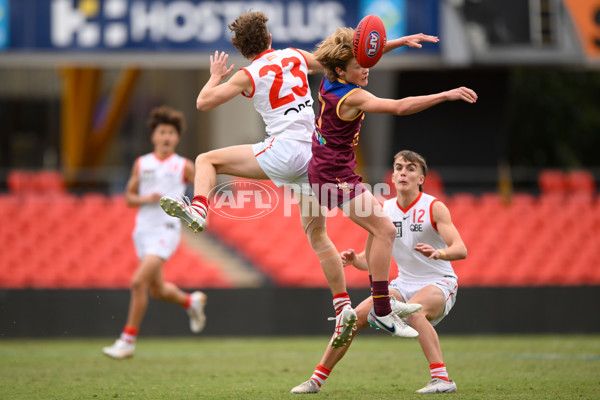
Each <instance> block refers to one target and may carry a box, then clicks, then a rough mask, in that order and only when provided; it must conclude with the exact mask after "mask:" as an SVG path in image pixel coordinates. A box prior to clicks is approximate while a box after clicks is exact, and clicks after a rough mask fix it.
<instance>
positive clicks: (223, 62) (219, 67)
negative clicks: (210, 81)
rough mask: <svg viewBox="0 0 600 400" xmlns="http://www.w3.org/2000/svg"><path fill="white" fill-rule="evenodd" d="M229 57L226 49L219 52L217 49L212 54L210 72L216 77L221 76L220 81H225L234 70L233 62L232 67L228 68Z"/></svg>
mask: <svg viewBox="0 0 600 400" xmlns="http://www.w3.org/2000/svg"><path fill="white" fill-rule="evenodd" d="M228 58H229V54H227V53H225V52H224V51H222V52H221V54H219V51H218V50H217V51H215V55H214V56H210V74H211V75H212V76H214V77H216V78H219V81H220V82H221V81H224V80H225V79H227V77H228V76H229V75H230V74H231V72H232V71H233V67H235V65H234V64H231V67H229V68H227V59H228Z"/></svg>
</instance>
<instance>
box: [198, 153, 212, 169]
mask: <svg viewBox="0 0 600 400" xmlns="http://www.w3.org/2000/svg"><path fill="white" fill-rule="evenodd" d="M207 154H208V153H200V154H198V156H197V157H196V168H198V166H201V165H205V164H207V163H209V161H208V159H209V157H208V156H207Z"/></svg>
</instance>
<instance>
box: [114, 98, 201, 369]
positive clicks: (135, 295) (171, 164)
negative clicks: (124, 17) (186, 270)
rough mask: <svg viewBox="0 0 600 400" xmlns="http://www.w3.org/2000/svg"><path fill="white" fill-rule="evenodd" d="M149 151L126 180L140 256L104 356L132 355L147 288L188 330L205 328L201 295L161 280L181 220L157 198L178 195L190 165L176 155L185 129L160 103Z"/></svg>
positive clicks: (150, 124) (191, 175)
mask: <svg viewBox="0 0 600 400" xmlns="http://www.w3.org/2000/svg"><path fill="white" fill-rule="evenodd" d="M148 128H149V130H150V140H151V141H152V144H153V146H154V151H153V152H152V153H148V154H145V155H143V156H141V157H139V158H138V159H137V160H136V162H135V164H134V165H133V168H132V171H131V176H130V178H129V181H128V182H127V188H126V191H125V200H126V201H127V205H128V206H130V207H139V211H138V213H137V217H136V225H135V229H134V231H133V240H134V243H135V249H136V252H137V255H138V257H139V259H140V263H139V265H138V268H137V270H136V271H135V274H134V275H133V278H132V280H131V299H130V303H129V313H128V315H127V323H126V325H125V328H124V329H123V332H122V333H121V337H120V338H119V339H117V341H116V342H115V343H114V344H113V345H112V346H109V347H105V348H104V349H103V352H104V354H105V355H107V356H109V357H112V358H116V359H122V358H129V357H132V356H133V354H134V351H135V342H136V338H137V335H138V332H139V328H140V324H141V323H142V319H143V317H144V313H145V312H146V308H147V306H148V291H149V292H150V295H151V296H152V297H153V298H155V299H158V300H162V301H167V302H169V303H174V304H179V305H180V306H182V307H183V308H184V309H186V310H187V313H188V315H189V317H190V328H191V330H192V332H195V333H197V332H200V331H201V330H202V329H203V328H204V324H205V320H206V318H205V315H204V305H205V304H206V295H205V294H204V293H202V292H199V291H196V292H194V293H192V294H189V293H186V292H183V291H182V290H180V289H179V288H178V287H177V286H175V285H174V284H173V283H171V282H165V281H164V279H163V271H162V267H163V264H164V262H165V261H166V260H168V259H169V258H170V257H171V255H172V254H173V253H174V252H175V250H176V249H177V246H178V245H179V241H180V238H181V221H177V220H174V219H173V218H169V217H168V216H167V215H165V213H164V212H163V211H162V210H161V208H160V206H159V200H160V198H161V196H164V195H170V196H183V194H184V193H185V187H186V182H191V181H192V180H193V178H194V165H193V164H192V162H191V161H190V160H188V159H187V158H184V157H182V156H180V155H178V154H176V153H175V147H176V146H177V144H178V143H179V140H180V137H181V134H182V133H183V131H184V129H185V120H184V117H183V114H182V113H180V112H179V111H176V110H173V109H171V108H169V107H166V106H163V107H158V108H155V109H154V110H152V112H151V113H150V118H149V119H148Z"/></svg>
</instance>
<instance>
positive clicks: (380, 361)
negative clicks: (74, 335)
mask: <svg viewBox="0 0 600 400" xmlns="http://www.w3.org/2000/svg"><path fill="white" fill-rule="evenodd" d="M326 341H327V338H326V337H310V338H306V337H302V338H287V337H286V338H282V337H264V338H221V339H220V338H203V337H199V338H185V339H166V338H161V339H158V338H144V337H141V338H140V339H139V340H138V345H137V353H136V356H135V357H134V358H133V359H130V360H125V361H114V360H110V359H108V358H106V357H104V356H103V355H102V353H101V348H102V347H103V346H105V345H108V344H110V342H111V339H110V338H104V339H50V340H34V339H31V340H25V339H3V340H0V398H1V399H3V400H9V399H57V400H65V399H172V400H176V399H291V398H297V397H301V398H304V397H308V398H311V399H312V398H315V399H319V398H321V399H399V398H402V399H413V398H415V399H416V398H422V397H423V395H415V394H413V392H414V391H415V390H416V389H419V388H421V387H422V386H424V385H425V384H426V383H427V381H428V380H429V375H428V373H429V371H428V365H427V362H426V361H425V359H424V357H423V355H422V353H421V350H420V347H419V345H418V342H417V341H407V340H402V339H395V338H392V337H387V336H384V335H370V336H364V337H359V338H358V339H357V341H356V342H355V343H354V344H353V346H352V349H351V350H350V352H349V353H348V355H347V356H346V358H345V359H343V360H342V362H341V363H340V364H338V366H337V368H336V369H335V370H334V371H333V373H332V375H331V376H330V378H329V379H328V381H327V382H326V384H325V385H324V386H323V389H322V391H321V393H319V394H317V395H291V394H289V390H290V389H291V388H292V387H293V386H295V385H297V384H299V383H301V382H302V381H304V380H306V379H308V378H309V377H310V375H311V373H312V371H313V369H314V367H315V366H316V365H317V363H318V361H319V360H320V357H321V354H322V351H323V349H324V347H325V345H326ZM441 341H442V347H443V349H444V355H445V361H446V365H447V366H448V371H449V373H450V375H451V377H452V378H453V379H454V380H456V382H457V384H458V393H457V394H449V395H435V396H449V397H451V398H456V399H599V398H600V336H597V335H594V336H592V335H585V336H583V335H582V336H573V335H564V336H554V335H553V336H549V335H547V336H546V335H545V336H442V337H441ZM425 396H426V397H427V395H425ZM429 396H432V395H429Z"/></svg>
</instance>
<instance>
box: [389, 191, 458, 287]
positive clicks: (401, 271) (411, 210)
mask: <svg viewBox="0 0 600 400" xmlns="http://www.w3.org/2000/svg"><path fill="white" fill-rule="evenodd" d="M436 201H438V200H437V199H436V198H435V197H433V196H430V195H428V194H425V193H422V192H421V193H420V194H419V197H417V199H416V200H415V201H414V202H413V204H411V205H410V206H409V207H408V209H406V210H403V209H401V208H400V206H399V205H398V202H397V201H396V199H395V198H393V199H390V200H387V201H385V202H384V203H383V209H384V211H385V212H386V214H387V215H388V216H389V217H390V219H391V220H392V222H393V223H394V225H395V227H396V240H394V248H393V250H392V256H393V257H394V260H395V261H396V264H397V265H398V279H399V280H400V281H402V282H407V283H422V282H426V281H434V280H437V279H439V278H441V277H444V276H451V277H453V278H457V277H456V274H455V273H454V269H452V265H451V264H450V262H449V261H446V260H433V259H430V258H427V257H425V256H424V255H423V254H421V253H419V252H418V251H416V250H415V249H414V247H415V246H416V244H417V243H427V244H429V245H431V246H432V247H433V248H435V249H441V248H446V247H447V245H446V243H445V242H444V240H443V239H442V236H441V235H440V234H439V232H438V231H437V228H436V227H435V224H434V222H433V217H432V215H431V209H432V206H433V203H435V202H436Z"/></svg>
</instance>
